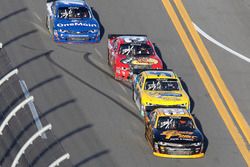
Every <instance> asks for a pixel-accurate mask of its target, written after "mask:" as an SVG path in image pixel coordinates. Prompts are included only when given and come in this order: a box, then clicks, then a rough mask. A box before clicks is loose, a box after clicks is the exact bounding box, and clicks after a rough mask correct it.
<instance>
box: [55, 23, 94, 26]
mask: <svg viewBox="0 0 250 167" xmlns="http://www.w3.org/2000/svg"><path fill="white" fill-rule="evenodd" d="M72 26H83V27H97V25H96V24H90V23H77V22H76V23H74V22H71V23H58V24H57V27H72Z"/></svg>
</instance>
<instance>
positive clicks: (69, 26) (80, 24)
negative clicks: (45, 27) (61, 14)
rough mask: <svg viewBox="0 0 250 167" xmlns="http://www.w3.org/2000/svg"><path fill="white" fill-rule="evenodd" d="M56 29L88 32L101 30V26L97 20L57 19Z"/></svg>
mask: <svg viewBox="0 0 250 167" xmlns="http://www.w3.org/2000/svg"><path fill="white" fill-rule="evenodd" d="M54 25H55V29H63V30H74V31H87V30H93V29H99V24H98V22H97V21H96V20H95V19H92V18H89V19H57V20H55V24H54Z"/></svg>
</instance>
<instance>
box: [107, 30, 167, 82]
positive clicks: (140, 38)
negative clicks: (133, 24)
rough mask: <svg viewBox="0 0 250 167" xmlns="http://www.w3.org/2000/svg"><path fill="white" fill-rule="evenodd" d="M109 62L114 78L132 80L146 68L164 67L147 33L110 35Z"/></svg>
mask: <svg viewBox="0 0 250 167" xmlns="http://www.w3.org/2000/svg"><path fill="white" fill-rule="evenodd" d="M108 63H109V65H110V66H111V68H112V70H113V72H114V78H115V79H119V80H130V79H131V78H132V75H133V74H138V73H140V72H141V71H143V70H145V69H163V64H162V61H161V59H160V58H159V56H158V55H157V54H156V51H155V48H154V46H153V44H152V43H151V41H150V40H149V39H148V38H147V36H145V35H118V34H117V35H109V36H108Z"/></svg>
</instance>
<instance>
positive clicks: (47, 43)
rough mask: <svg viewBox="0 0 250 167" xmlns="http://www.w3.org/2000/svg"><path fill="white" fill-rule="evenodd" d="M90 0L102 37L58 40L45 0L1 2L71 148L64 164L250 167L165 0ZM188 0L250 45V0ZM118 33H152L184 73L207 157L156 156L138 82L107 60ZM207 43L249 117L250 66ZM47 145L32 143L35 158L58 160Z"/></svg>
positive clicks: (1, 24) (196, 16)
mask: <svg viewBox="0 0 250 167" xmlns="http://www.w3.org/2000/svg"><path fill="white" fill-rule="evenodd" d="M89 3H90V5H91V6H93V8H94V11H95V13H96V15H97V16H98V17H99V21H100V23H101V25H102V27H103V30H102V32H103V37H102V40H101V42H100V43H99V44H94V45H90V44H86V45H62V44H55V43H54V42H53V41H52V40H51V38H50V37H49V35H48V32H47V30H46V28H45V14H46V13H45V12H46V6H45V1H42V0H1V5H0V32H1V36H0V40H1V42H3V43H4V48H5V50H6V52H7V54H8V57H9V59H10V60H11V62H12V66H13V67H18V69H19V71H20V73H19V75H18V77H19V78H21V79H24V80H25V81H26V83H27V86H28V88H29V89H30V92H31V94H32V95H33V96H34V97H35V104H36V106H37V108H38V109H39V112H40V113H39V114H40V115H42V116H43V119H45V120H44V121H46V122H49V123H51V124H52V126H53V137H55V141H57V143H59V144H60V145H61V146H62V147H63V148H61V147H60V149H58V151H60V153H61V152H62V153H63V152H65V153H66V152H69V153H70V155H71V157H70V160H66V161H65V162H64V163H63V164H61V166H68V165H69V164H72V165H73V166H91V167H93V166H124V167H127V166H131V167H132V166H138V167H142V166H143V167H147V166H175V167H178V166H187V167H191V166H203V167H211V166H218V167H244V166H247V164H246V162H245V161H244V159H243V158H242V155H241V153H240V152H239V150H238V148H237V147H236V145H235V143H234V141H233V140H232V137H231V135H230V134H229V132H228V129H227V128H226V126H225V124H224V122H223V121H222V119H221V118H220V116H219V114H218V112H217V109H216V108H215V106H214V104H213V102H212V101H211V99H210V97H209V94H208V92H207V91H206V89H205V87H204V85H203V83H202V82H201V80H200V77H199V75H198V73H197V71H196V69H195V68H194V65H193V64H192V62H191V60H190V58H189V56H188V54H187V52H186V50H185V48H184V47H183V44H182V42H181V40H180V37H179V36H178V34H177V32H176V30H175V28H174V26H173V24H172V22H171V20H170V18H169V16H168V14H167V13H166V10H165V8H164V7H163V4H162V2H161V1H160V0H156V1H151V0H127V1H124V0H109V1H90V2H89ZM185 6H186V8H187V10H188V12H189V14H190V16H191V17H192V19H193V21H194V22H195V23H196V24H197V25H198V26H199V27H200V28H202V29H203V30H205V31H206V32H208V33H209V34H210V35H213V36H214V37H218V39H220V40H221V41H220V42H222V43H223V42H224V43H225V44H227V45H228V46H231V47H232V48H234V49H236V50H237V51H242V52H244V53H245V55H248V54H247V53H250V49H249V47H248V44H249V40H250V39H249V36H250V35H249V25H250V24H249V22H248V18H249V17H248V16H250V12H249V2H247V1H238V2H237V3H236V1H233V0H230V1H228V0H217V1H211V2H210V1H205V0H204V1H203V0H202V1H195V0H194V1H185ZM109 33H135V34H147V35H148V36H149V38H150V39H151V40H152V41H153V42H154V43H155V45H156V47H157V50H158V53H159V55H160V56H161V57H162V58H163V60H164V61H165V63H166V65H167V67H168V68H169V69H173V70H174V71H175V72H176V73H177V74H178V75H179V76H180V77H181V78H182V80H183V82H184V84H185V88H186V90H187V91H188V93H189V95H190V97H191V99H192V104H193V105H192V106H193V107H192V113H193V114H195V116H196V118H197V124H198V126H199V128H200V129H201V130H202V132H203V133H204V135H205V136H206V155H205V157H204V158H202V159H196V160H190V159H164V158H157V157H154V156H153V155H152V154H151V150H150V148H149V146H148V144H147V142H146V140H145V138H144V124H143V120H142V118H141V117H140V115H139V112H138V110H137V108H136V107H135V105H134V103H133V102H132V98H131V95H132V94H131V90H130V88H129V87H128V86H127V85H124V84H123V83H119V82H117V81H115V80H113V79H112V74H111V71H110V69H109V67H108V65H107V34H109ZM203 41H204V43H205V44H206V47H207V48H208V50H209V52H210V53H211V55H212V56H213V59H214V60H215V62H216V65H217V67H218V69H219V70H220V72H221V75H222V78H223V79H224V81H225V82H226V83H227V85H228V87H229V90H230V91H231V93H232V94H233V96H234V97H235V100H236V102H237V104H238V105H239V106H240V110H241V112H242V113H243V115H244V116H245V118H246V120H249V118H250V116H249V111H248V109H249V107H248V102H249V98H250V97H249V85H250V84H249V82H250V77H249V76H250V73H249V72H250V68H249V64H247V63H245V62H242V60H239V59H237V58H234V57H233V56H232V55H230V54H229V53H228V52H226V51H223V50H221V49H220V48H218V47H216V46H215V45H214V44H212V43H210V42H208V41H206V40H205V39H203ZM236 76H237V78H236ZM239 85H240V86H239ZM17 116H18V115H17ZM11 123H12V124H13V125H12V127H15V126H18V124H16V123H15V121H13V122H11ZM14 129H15V128H14ZM27 133H30V134H32V132H27ZM27 135H28V134H27ZM1 144H2V143H1ZM2 145H3V144H2ZM48 145H49V144H48ZM48 145H46V146H48ZM46 146H43V147H42V146H41V145H39V151H35V152H32V150H37V148H36V145H35V144H34V145H32V146H31V147H30V148H29V150H30V151H28V152H27V154H26V155H25V157H33V158H34V159H33V160H31V162H34V160H35V158H36V157H39V162H38V161H37V164H35V165H34V166H44V165H46V164H48V161H51V155H50V156H49V155H48V154H49V151H46V150H50V148H51V149H54V148H53V147H49V148H47V147H46ZM46 148H47V149H46ZM16 151H17V150H16ZM54 151H56V150H54ZM54 151H53V152H54ZM53 152H52V153H53ZM56 153H57V154H58V152H56ZM13 154H14V153H13ZM34 154H36V155H34ZM49 157H50V158H49ZM2 165H3V164H2ZM5 166H6V165H5Z"/></svg>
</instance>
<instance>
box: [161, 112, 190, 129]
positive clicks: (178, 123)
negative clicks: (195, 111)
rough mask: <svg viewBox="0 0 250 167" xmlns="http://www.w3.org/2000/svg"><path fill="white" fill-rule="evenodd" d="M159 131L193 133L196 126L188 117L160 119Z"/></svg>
mask: <svg viewBox="0 0 250 167" xmlns="http://www.w3.org/2000/svg"><path fill="white" fill-rule="evenodd" d="M157 129H159V130H163V131H165V130H178V131H192V130H193V129H194V124H193V121H192V119H190V118H188V117H166V116H164V117H159V119H158V123H157Z"/></svg>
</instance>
